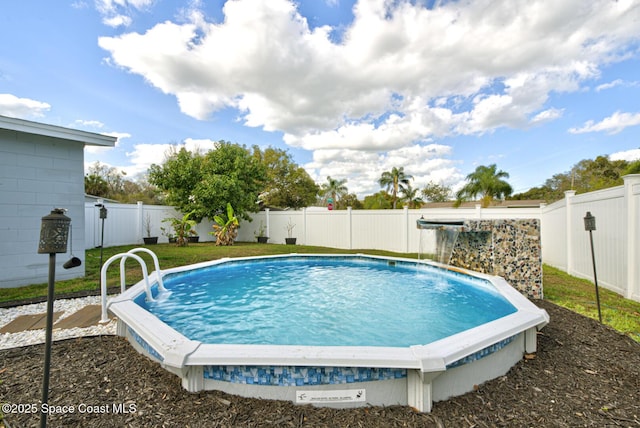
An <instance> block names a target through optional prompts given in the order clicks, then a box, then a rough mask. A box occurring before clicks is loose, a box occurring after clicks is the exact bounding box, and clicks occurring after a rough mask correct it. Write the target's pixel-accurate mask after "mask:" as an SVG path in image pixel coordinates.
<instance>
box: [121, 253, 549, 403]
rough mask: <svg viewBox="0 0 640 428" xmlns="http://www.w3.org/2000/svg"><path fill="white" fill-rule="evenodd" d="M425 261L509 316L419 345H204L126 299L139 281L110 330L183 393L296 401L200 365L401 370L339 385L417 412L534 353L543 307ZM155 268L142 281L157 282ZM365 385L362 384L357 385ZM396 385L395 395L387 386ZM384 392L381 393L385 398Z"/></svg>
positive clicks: (501, 286) (141, 288) (139, 289)
mask: <svg viewBox="0 0 640 428" xmlns="http://www.w3.org/2000/svg"><path fill="white" fill-rule="evenodd" d="M290 256H296V257H335V255H318V254H309V255H306V254H305V255H300V254H291V255H284V256H283V255H277V256H267V257H266V258H280V257H290ZM339 257H341V258H344V257H354V258H356V257H360V258H368V259H378V260H385V261H397V262H410V263H417V261H416V260H412V259H403V258H391V257H378V256H368V255H367V256H365V255H360V254H358V255H339ZM264 258H265V257H247V258H242V259H221V260H215V261H211V262H205V263H199V264H195V265H190V266H182V267H179V268H174V269H169V270H165V271H162V272H161V273H160V275H162V276H164V275H167V274H169V273H175V272H183V271H187V270H193V269H197V268H200V267H207V266H212V265H216V264H220V263H225V262H228V261H229V260H252V259H264ZM419 263H423V264H427V265H432V266H435V267H438V268H442V269H446V270H448V271H450V272H451V271H452V272H458V273H461V274H464V275H470V276H472V277H476V278H480V279H486V280H488V281H490V282H491V283H492V284H493V285H494V287H495V288H496V289H497V290H498V291H499V292H500V293H501V294H502V295H503V296H504V297H505V298H506V299H507V300H509V302H510V303H511V304H512V305H513V306H515V307H516V309H517V311H516V312H515V313H513V314H510V315H508V316H505V317H503V318H500V319H498V320H495V321H492V322H489V323H486V324H483V325H481V326H478V327H476V328H473V329H470V330H466V331H464V332H461V333H458V334H455V335H452V336H449V337H447V338H445V339H441V340H438V341H435V342H433V343H430V344H427V345H415V346H411V347H406V348H391V347H357V346H351V347H335V346H334V347H323V346H277V345H225V344H221V345H211V344H203V343H201V342H199V341H194V340H190V339H188V338H186V337H184V336H183V335H182V334H180V333H178V332H177V331H175V330H174V329H173V328H171V327H169V326H168V325H167V324H165V323H164V322H162V321H161V320H160V319H158V318H157V317H156V316H155V315H153V314H151V313H149V312H148V311H146V310H145V309H143V308H142V307H140V306H139V305H138V304H136V303H135V302H134V299H135V298H136V297H137V296H139V295H140V294H141V293H144V292H145V284H144V282H143V281H141V282H140V283H138V284H136V285H134V286H133V287H131V288H130V289H129V290H127V291H126V292H125V293H123V294H121V295H119V296H117V297H115V298H113V299H112V300H111V301H110V302H109V310H110V311H111V312H112V313H113V314H114V315H116V316H117V317H118V325H119V327H118V334H120V335H121V336H124V337H127V338H128V339H129V341H130V342H131V343H132V344H133V346H134V347H135V348H136V349H137V350H138V351H139V352H141V353H143V354H144V355H147V356H149V357H150V358H152V359H155V360H156V361H158V362H159V363H160V364H162V365H163V367H165V368H166V369H167V370H169V371H170V372H172V373H174V374H176V375H178V376H180V377H181V378H182V383H183V387H185V388H186V389H187V390H189V391H191V392H196V391H201V390H208V389H216V390H222V391H225V392H229V393H233V394H238V395H244V396H250V397H261V398H271V399H279V398H282V399H288V400H291V401H294V402H295V401H296V400H295V399H296V392H299V390H300V388H298V387H279V386H265V385H241V384H234V383H229V382H222V381H213V380H211V379H204V376H203V368H204V367H206V366H245V365H251V366H276V367H289V366H298V367H327V366H330V367H369V368H403V369H407V376H406V378H404V379H394V380H390V381H387V380H381V381H375V382H362V383H360V384H348V385H343V386H344V387H345V388H346V389H358V388H364V389H366V397H367V401H366V403H364V405H366V404H378V405H393V404H401V405H410V406H413V407H415V408H417V409H418V410H420V411H430V410H431V406H432V403H433V402H434V401H440V400H444V399H446V398H449V397H451V396H456V395H460V394H463V393H465V392H468V391H471V390H472V389H473V386H474V385H479V384H481V383H483V382H485V381H487V380H490V379H494V378H496V377H499V376H502V375H504V374H505V373H506V372H507V371H508V370H509V369H510V368H511V367H512V366H513V365H514V364H516V363H517V362H518V361H519V360H520V359H521V358H522V355H523V354H524V353H533V352H535V351H536V333H537V330H539V329H541V328H542V327H544V325H546V324H547V323H548V321H549V316H548V314H547V313H546V311H544V310H542V309H540V308H538V307H537V306H535V305H534V304H533V303H532V302H530V301H529V300H528V299H527V298H525V297H524V296H522V295H521V294H520V293H519V292H518V291H517V290H515V289H514V288H513V287H511V286H510V285H509V284H507V282H506V281H505V280H504V279H502V278H499V277H494V276H489V275H484V274H478V273H475V272H470V271H467V270H464V269H459V268H451V267H448V266H443V265H439V264H437V263H432V262H424V261H421V262H419ZM157 275H158V273H157V272H154V273H153V274H152V275H151V276H150V279H151V281H152V282H153V281H154V280H156V281H157ZM509 340H510V342H509V343H508V344H507V345H505V346H504V347H501V348H499V349H498V350H497V351H495V352H491V353H488V355H486V356H485V355H483V354H484V353H483V350H486V349H490V348H491V347H492V346H493V345H495V344H498V343H501V342H504V341H509ZM478 353H480V354H482V355H481V356H480V357H479V358H478V359H477V360H476V359H475V358H471V361H470V362H469V363H466V364H462V365H460V366H458V367H454V368H447V366H448V365H450V364H453V363H455V362H456V361H459V360H461V359H463V358H465V357H466V358H469V356H471V357H473V356H474V355H475V354H478ZM365 383H366V385H363V384H365ZM332 388H333V389H335V388H336V386H335V385H313V386H312V385H308V386H307V385H305V386H304V388H303V389H305V390H309V391H322V390H331V389H332ZM397 390H401V391H403V392H400V393H397V392H393V391H397ZM405 392H406V393H405ZM385 397H386V398H385ZM326 405H330V406H332V407H351V406H357V405H363V404H362V403H355V402H354V403H337V404H330V403H329V404H326Z"/></svg>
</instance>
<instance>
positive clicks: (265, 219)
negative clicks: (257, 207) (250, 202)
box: [264, 208, 271, 237]
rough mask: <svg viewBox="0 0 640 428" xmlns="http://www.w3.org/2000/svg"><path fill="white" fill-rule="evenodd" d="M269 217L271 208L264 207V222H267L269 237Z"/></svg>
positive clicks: (269, 234) (268, 234)
mask: <svg viewBox="0 0 640 428" xmlns="http://www.w3.org/2000/svg"><path fill="white" fill-rule="evenodd" d="M270 220H271V219H270V218H269V208H265V209H264V222H265V223H266V224H267V237H269V236H271V222H270Z"/></svg>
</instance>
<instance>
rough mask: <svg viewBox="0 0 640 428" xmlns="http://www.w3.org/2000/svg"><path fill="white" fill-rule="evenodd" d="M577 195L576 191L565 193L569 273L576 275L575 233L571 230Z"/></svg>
mask: <svg viewBox="0 0 640 428" xmlns="http://www.w3.org/2000/svg"><path fill="white" fill-rule="evenodd" d="M575 195H576V191H575V190H567V191H565V192H564V200H565V207H566V210H565V230H566V232H567V237H566V239H567V273H568V274H569V275H573V274H574V269H573V265H574V260H573V231H572V228H571V219H572V218H573V197H574V196H575Z"/></svg>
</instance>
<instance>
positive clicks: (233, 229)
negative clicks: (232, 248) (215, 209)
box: [209, 202, 240, 245]
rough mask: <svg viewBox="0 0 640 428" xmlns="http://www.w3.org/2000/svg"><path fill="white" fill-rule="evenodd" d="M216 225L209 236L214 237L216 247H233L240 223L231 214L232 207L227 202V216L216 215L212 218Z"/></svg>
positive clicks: (232, 213)
mask: <svg viewBox="0 0 640 428" xmlns="http://www.w3.org/2000/svg"><path fill="white" fill-rule="evenodd" d="M213 221H215V223H216V224H214V225H213V232H209V233H210V234H212V235H214V236H215V237H216V245H233V242H234V241H235V239H236V236H238V226H239V224H240V222H239V221H238V217H236V216H235V214H234V212H233V207H232V206H231V204H230V203H228V202H227V215H226V216H224V215H216V216H214V217H213Z"/></svg>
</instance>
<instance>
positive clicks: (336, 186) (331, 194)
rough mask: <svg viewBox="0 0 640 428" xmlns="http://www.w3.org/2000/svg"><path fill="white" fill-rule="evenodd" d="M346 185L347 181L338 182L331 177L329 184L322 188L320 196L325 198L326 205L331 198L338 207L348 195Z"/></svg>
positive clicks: (328, 178) (328, 179)
mask: <svg viewBox="0 0 640 428" xmlns="http://www.w3.org/2000/svg"><path fill="white" fill-rule="evenodd" d="M346 183H347V180H346V179H342V180H336V179H334V178H331V176H329V177H327V182H326V183H324V184H323V185H322V187H321V188H320V196H322V197H323V199H324V203H325V204H326V203H327V201H328V199H329V198H331V199H333V203H334V204H336V205H337V204H338V200H339V199H341V198H342V197H343V196H345V195H346V194H347V193H348V190H347V186H346Z"/></svg>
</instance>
